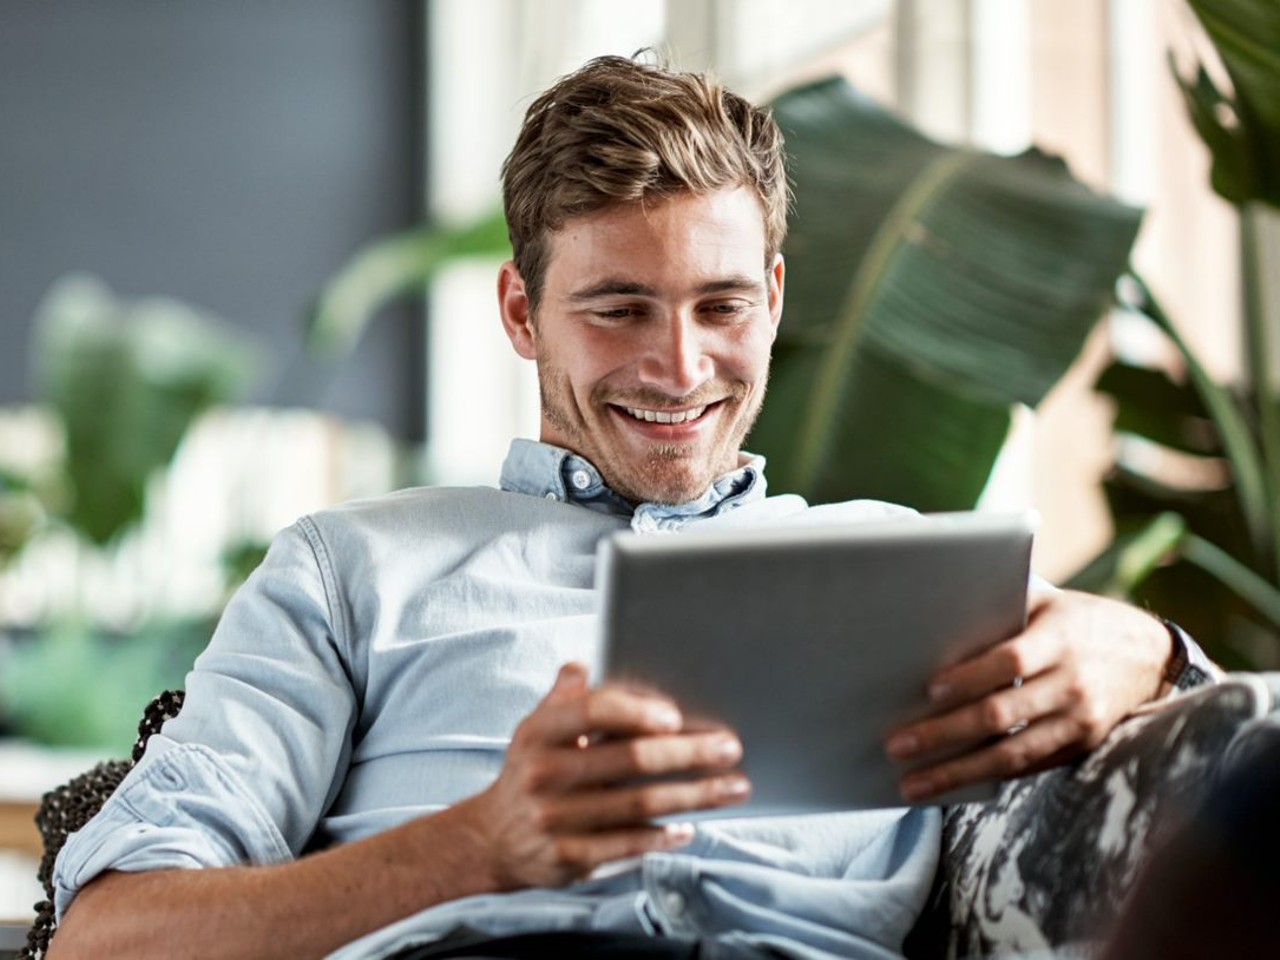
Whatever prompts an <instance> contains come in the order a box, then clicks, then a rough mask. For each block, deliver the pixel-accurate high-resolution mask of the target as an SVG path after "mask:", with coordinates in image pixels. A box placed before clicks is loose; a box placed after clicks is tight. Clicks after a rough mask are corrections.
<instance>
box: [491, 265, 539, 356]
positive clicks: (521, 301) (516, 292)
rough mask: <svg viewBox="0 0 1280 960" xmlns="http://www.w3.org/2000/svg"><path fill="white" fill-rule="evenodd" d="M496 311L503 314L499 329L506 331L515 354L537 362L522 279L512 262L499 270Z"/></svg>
mask: <svg viewBox="0 0 1280 960" xmlns="http://www.w3.org/2000/svg"><path fill="white" fill-rule="evenodd" d="M498 309H499V310H500V311H501V313H502V328H503V329H504V330H506V331H507V338H508V339H509V340H510V341H511V346H513V347H515V350H516V353H518V354H520V356H522V357H523V358H524V359H526V360H536V359H537V358H538V333H537V330H535V329H534V326H533V317H532V315H531V314H530V312H529V295H528V293H527V292H526V291H525V286H524V277H522V276H520V271H519V270H517V269H516V264H515V261H514V260H508V261H507V262H506V263H504V264H503V265H502V267H501V269H499V270H498Z"/></svg>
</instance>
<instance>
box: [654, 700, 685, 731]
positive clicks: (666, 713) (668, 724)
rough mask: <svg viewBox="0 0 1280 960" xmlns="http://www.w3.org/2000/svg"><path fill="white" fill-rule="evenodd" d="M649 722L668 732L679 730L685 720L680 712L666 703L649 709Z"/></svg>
mask: <svg viewBox="0 0 1280 960" xmlns="http://www.w3.org/2000/svg"><path fill="white" fill-rule="evenodd" d="M649 722H650V723H652V724H653V725H654V726H655V727H662V728H663V729H666V730H679V729H680V724H681V723H682V722H683V719H682V718H681V716H680V711H679V710H677V709H676V708H675V707H673V706H671V705H670V704H665V703H664V704H660V705H658V706H655V707H650V708H649Z"/></svg>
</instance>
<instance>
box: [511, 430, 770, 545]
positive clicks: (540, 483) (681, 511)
mask: <svg viewBox="0 0 1280 960" xmlns="http://www.w3.org/2000/svg"><path fill="white" fill-rule="evenodd" d="M499 485H500V486H501V487H502V489H503V490H506V491H509V492H511V493H523V494H526V495H527V496H531V497H542V498H544V499H547V500H558V501H560V502H561V503H572V504H576V505H577V506H581V507H586V508H587V509H588V510H595V511H597V512H599V513H607V514H611V515H613V516H618V517H626V518H628V519H630V521H631V526H632V527H633V528H634V529H636V530H641V531H646V532H652V531H659V530H677V529H679V528H680V527H682V526H684V525H685V524H687V523H690V522H692V521H694V520H700V519H705V518H707V517H714V516H716V515H717V514H720V513H724V512H725V511H728V510H733V509H736V508H737V507H739V506H742V505H743V504H746V503H751V502H753V501H756V500H763V499H764V495H765V478H764V457H761V456H757V455H756V454H750V453H744V454H742V463H741V465H740V466H739V467H738V468H737V469H735V470H731V471H729V472H728V473H726V474H723V475H721V476H719V477H717V478H716V479H715V480H713V481H712V482H711V485H710V486H709V487H707V489H706V491H705V492H704V493H703V494H702V496H700V497H698V498H697V499H696V500H691V501H689V502H688V503H676V504H670V503H642V504H639V505H637V506H634V507H633V506H632V505H631V504H630V503H628V502H627V501H626V500H625V499H624V498H623V497H621V496H619V495H618V494H616V493H614V492H613V491H612V490H610V489H609V487H608V486H607V485H606V484H605V482H604V478H603V477H601V476H600V471H599V470H597V469H596V468H595V466H594V465H593V464H592V463H590V462H589V461H588V460H587V459H586V458H584V457H580V456H578V454H576V453H574V452H573V451H571V450H565V449H564V448H562V447H555V446H552V445H551V444H549V443H539V442H537V441H534V440H524V439H516V440H512V441H511V449H510V450H509V451H508V453H507V459H506V461H505V462H504V463H503V464H502V478H501V480H500V482H499Z"/></svg>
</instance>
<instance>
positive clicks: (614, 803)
mask: <svg viewBox="0 0 1280 960" xmlns="http://www.w3.org/2000/svg"><path fill="white" fill-rule="evenodd" d="M750 795H751V782H750V781H749V780H748V779H747V778H746V777H745V776H743V775H742V774H740V773H730V774H725V775H722V776H714V777H701V778H698V779H695V780H671V781H663V782H660V783H649V784H644V785H642V786H630V787H617V788H614V789H603V790H591V791H578V792H577V793H570V794H565V795H563V796H560V797H557V798H556V799H554V800H548V801H546V802H545V804H544V807H543V813H542V823H541V824H540V825H541V827H542V828H543V829H545V830H548V831H550V832H554V833H577V832H581V831H584V830H606V829H615V828H618V827H626V826H633V825H638V824H647V823H649V822H650V821H652V820H656V819H657V818H659V817H669V816H672V815H677V814H682V813H689V812H692V811H694V810H713V809H716V808H719V807H727V806H732V805H734V804H738V803H742V802H743V801H745V800H746V799H747V798H748V797H749V796H750Z"/></svg>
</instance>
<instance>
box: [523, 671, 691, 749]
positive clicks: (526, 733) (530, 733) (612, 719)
mask: <svg viewBox="0 0 1280 960" xmlns="http://www.w3.org/2000/svg"><path fill="white" fill-rule="evenodd" d="M552 693H553V694H555V693H556V690H555V688H553V689H552ZM682 723H683V718H682V716H681V714H680V709H679V708H678V707H677V706H676V705H675V704H674V703H672V702H671V700H670V699H668V698H667V697H665V696H662V695H660V694H655V693H648V692H645V693H641V692H638V691H636V690H632V689H626V688H623V687H620V686H617V685H612V684H606V685H605V686H603V687H599V688H597V689H595V690H589V691H584V692H582V693H581V694H580V695H577V696H566V697H565V698H564V699H563V700H561V699H560V698H559V697H558V696H557V697H555V698H553V697H552V696H550V695H549V696H548V698H547V699H546V700H544V701H543V702H542V704H540V705H539V706H538V708H537V709H536V710H534V712H533V713H531V714H530V715H529V716H528V717H527V718H526V720H525V722H524V723H522V724H521V729H520V730H519V731H518V733H517V736H520V737H521V738H522V739H533V740H535V741H537V742H541V743H546V744H568V743H575V742H577V740H578V738H579V737H581V736H583V735H584V734H586V735H593V734H603V735H612V736H642V735H644V734H662V733H675V732H676V731H678V730H679V729H680V726H681V724H682Z"/></svg>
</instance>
